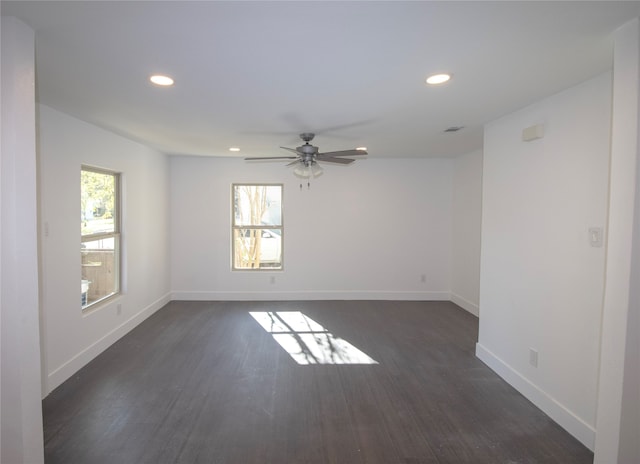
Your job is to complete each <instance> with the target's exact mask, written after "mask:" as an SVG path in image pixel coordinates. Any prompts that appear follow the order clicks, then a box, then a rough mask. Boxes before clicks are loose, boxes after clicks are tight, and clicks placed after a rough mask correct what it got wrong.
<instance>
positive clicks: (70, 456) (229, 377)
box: [43, 301, 593, 464]
mask: <svg viewBox="0 0 640 464" xmlns="http://www.w3.org/2000/svg"><path fill="white" fill-rule="evenodd" d="M251 311H254V312H260V311H267V312H271V313H275V312H288V313H294V312H297V311H300V312H302V313H303V314H304V315H305V316H307V317H308V318H311V319H312V320H313V321H315V322H316V323H318V324H320V325H321V326H322V327H323V328H324V329H326V330H327V331H329V332H330V333H331V334H332V335H333V337H338V338H340V339H342V340H346V341H348V342H349V343H351V344H352V345H354V346H355V347H356V348H358V349H359V350H361V351H363V352H364V353H366V354H367V355H368V356H370V357H371V358H373V359H374V360H375V361H377V364H333V365H332V364H315V365H300V364H297V363H296V362H295V361H294V359H293V358H292V357H291V356H290V355H289V354H288V353H287V352H286V351H285V350H284V349H283V348H282V347H281V346H280V345H279V344H278V343H277V342H276V341H275V339H274V337H273V336H272V335H271V334H270V333H267V332H266V331H265V330H264V329H263V327H261V325H260V324H258V323H257V322H256V320H255V319H254V318H252V317H251V316H250V314H249V312H251ZM477 330H478V323H477V319H476V318H475V317H474V316H472V315H471V314H469V313H467V312H466V311H464V310H462V309H460V308H459V307H457V306H455V305H454V304H453V303H450V302H407V301H403V302H390V301H324V302H320V301H307V302H292V301H287V302H180V301H174V302H171V303H169V304H168V305H167V306H165V307H164V308H162V309H161V310H159V311H158V312H157V313H156V314H154V315H153V316H152V317H150V318H149V319H147V320H146V321H145V322H143V323H142V324H141V325H139V326H138V327H136V328H135V329H134V330H133V331H132V332H130V333H129V334H128V335H127V336H125V337H124V338H122V339H121V340H120V341H118V342H117V343H116V344H114V345H113V346H111V347H110V348H109V349H108V350H106V351H105V352H104V353H102V354H101V355H100V356H98V357H97V358H96V359H95V360H93V361H92V362H91V363H89V364H88V365H87V366H85V367H84V368H83V369H82V370H80V371H79V372H78V373H77V374H76V375H74V376H73V377H72V378H71V379H69V380H68V381H66V382H65V383H64V384H62V385H61V386H60V387H58V388H57V389H56V390H55V391H54V392H52V393H51V394H50V395H49V396H48V397H47V398H46V399H45V400H44V402H43V410H44V434H45V456H46V462H47V463H49V464H55V463H64V464H84V463H87V464H100V463H105V464H107V463H109V464H111V463H118V464H122V463H132V464H133V463H136V464H141V463H154V464H155V463H190V464H192V463H207V464H212V463H215V464H236V463H237V464H251V463H261V464H264V463H279V464H281V463H309V464H315V463H322V464H325V463H345V464H356V463H368V464H377V463H380V464H394V463H398V464H426V463H434V464H445V463H451V464H454V463H455V464H461V463H473V464H482V463H490V464H497V463H544V464H554V463H558V464H584V463H591V462H592V461H593V454H592V453H591V452H590V451H589V450H588V449H587V448H585V447H584V446H583V445H581V444H580V443H579V442H578V441H577V440H575V439H574V438H573V437H571V436H570V435H569V434H567V433H566V432H565V431H564V430H562V429H561V428H560V427H559V426H558V425H557V424H555V423H554V422H553V421H552V420H551V419H549V418H548V417H547V416H546V415H545V414H543V413H542V412H541V411H540V410H538V409H537V408H536V407H535V406H533V405H532V404H531V403H530V402H529V401H527V400H526V399H525V398H524V397H523V396H522V395H520V394H519V393H518V392H516V391H515V390H514V389H513V388H511V387H510V386H509V385H507V384H506V383H505V382H504V381H503V380H502V379H500V378H499V377H498V376H497V375H495V374H494V373H493V372H492V371H491V370H490V369H488V368H487V367H486V366H485V365H484V364H483V363H482V362H480V361H479V360H478V359H477V358H476V357H475V355H474V349H475V342H476V340H477ZM301 333H302V332H299V333H296V335H295V336H296V337H298V339H301V338H300V337H302V335H300V334H301ZM313 336H315V337H318V338H320V339H322V340H327V338H326V337H325V335H324V334H320V335H318V334H317V333H315V334H313ZM323 337H324V338H323ZM331 340H334V339H333V338H332V339H331ZM334 341H335V340H334ZM332 346H334V345H332ZM335 346H340V345H335ZM335 346H334V348H335ZM335 354H338V355H339V354H340V352H339V350H337V351H336V353H335Z"/></svg>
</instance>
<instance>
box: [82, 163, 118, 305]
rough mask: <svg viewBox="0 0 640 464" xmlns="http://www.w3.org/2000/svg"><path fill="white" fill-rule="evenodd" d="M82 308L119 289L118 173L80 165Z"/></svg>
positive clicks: (115, 292)
mask: <svg viewBox="0 0 640 464" xmlns="http://www.w3.org/2000/svg"><path fill="white" fill-rule="evenodd" d="M80 184H81V188H80V191H81V196H80V198H81V200H80V221H81V235H82V239H81V245H80V256H81V267H82V280H81V282H80V289H81V301H82V309H85V308H87V307H89V306H91V305H93V304H95V303H97V302H99V301H103V300H105V299H106V298H109V297H110V296H113V295H116V294H117V293H118V292H119V291H120V201H119V196H120V195H119V189H120V175H119V174H117V173H114V172H109V171H105V170H101V169H96V168H90V167H84V166H83V167H82V171H81V182H80Z"/></svg>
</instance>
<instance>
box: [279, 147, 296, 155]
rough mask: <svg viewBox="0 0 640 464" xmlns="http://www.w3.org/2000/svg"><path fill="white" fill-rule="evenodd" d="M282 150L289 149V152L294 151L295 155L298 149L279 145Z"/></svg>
mask: <svg viewBox="0 0 640 464" xmlns="http://www.w3.org/2000/svg"><path fill="white" fill-rule="evenodd" d="M280 148H282V149H283V150H289V151H290V152H293V153H295V154H296V155H297V154H298V150H296V149H295V148H289V147H280Z"/></svg>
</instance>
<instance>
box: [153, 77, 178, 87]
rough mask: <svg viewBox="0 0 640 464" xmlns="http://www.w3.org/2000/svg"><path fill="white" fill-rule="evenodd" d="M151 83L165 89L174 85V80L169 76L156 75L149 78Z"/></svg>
mask: <svg viewBox="0 0 640 464" xmlns="http://www.w3.org/2000/svg"><path fill="white" fill-rule="evenodd" d="M149 80H150V81H151V82H153V83H154V84H156V85H161V86H163V87H167V86H169V85H173V79H171V78H170V77H169V76H163V75H161V74H155V75H153V76H151V77H150V78H149Z"/></svg>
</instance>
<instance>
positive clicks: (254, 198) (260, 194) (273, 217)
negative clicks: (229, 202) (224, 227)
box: [233, 185, 282, 226]
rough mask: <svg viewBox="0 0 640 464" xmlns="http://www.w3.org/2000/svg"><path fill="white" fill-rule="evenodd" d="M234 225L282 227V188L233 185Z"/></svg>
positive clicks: (276, 186)
mask: <svg viewBox="0 0 640 464" xmlns="http://www.w3.org/2000/svg"><path fill="white" fill-rule="evenodd" d="M233 205H234V208H233V209H234V225H236V226H265V225H266V226H280V225H282V208H281V206H282V186H280V185H234V187H233Z"/></svg>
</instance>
